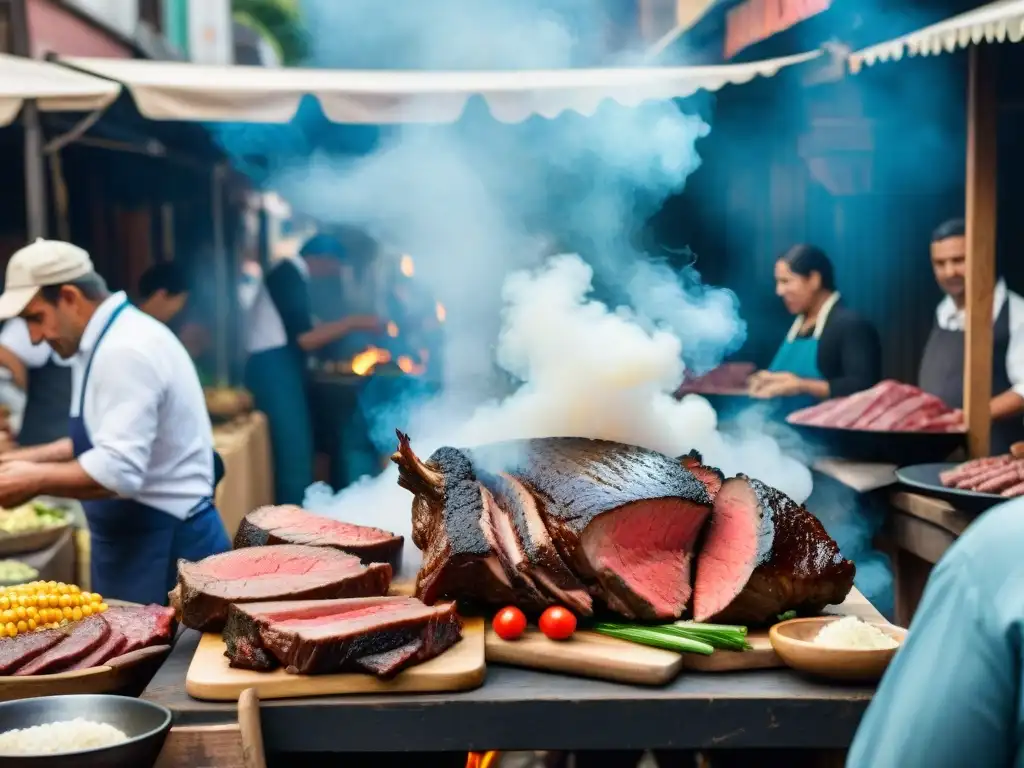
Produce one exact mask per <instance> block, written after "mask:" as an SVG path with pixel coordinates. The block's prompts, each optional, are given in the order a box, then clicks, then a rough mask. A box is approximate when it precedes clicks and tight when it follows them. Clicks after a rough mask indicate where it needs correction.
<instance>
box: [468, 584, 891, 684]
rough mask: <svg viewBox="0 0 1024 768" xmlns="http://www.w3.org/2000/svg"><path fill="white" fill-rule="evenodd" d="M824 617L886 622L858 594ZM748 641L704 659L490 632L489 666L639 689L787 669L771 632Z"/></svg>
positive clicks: (587, 637)
mask: <svg viewBox="0 0 1024 768" xmlns="http://www.w3.org/2000/svg"><path fill="white" fill-rule="evenodd" d="M824 613H827V614H834V615H837V616H857V617H859V618H861V619H864V620H866V621H875V622H884V621H885V617H884V616H882V614H880V613H879V612H878V611H877V610H875V608H874V606H872V605H871V603H869V602H868V601H867V599H866V598H865V597H864V596H863V595H862V594H861V593H860V592H858V591H857V590H856V589H854V590H853V591H852V592H851V593H850V595H849V596H848V597H847V599H846V601H845V602H844V603H843V604H842V605H837V606H830V607H829V608H828V609H826V610H825V611H824ZM747 640H748V642H749V643H750V645H751V649H750V650H749V651H745V652H743V653H734V652H729V651H718V652H717V653H714V654H712V655H711V656H701V655H699V654H693V653H684V654H678V653H672V652H671V651H662V650H659V649H657V648H648V647H646V646H642V645H637V644H636V643H630V642H627V641H625V640H617V639H615V638H612V637H606V636H604V635H599V634H597V633H595V632H577V633H576V635H575V637H573V639H572V640H570V641H567V642H563V643H556V642H552V641H551V640H548V639H547V638H546V637H544V636H543V635H542V634H541V633H540V632H538V631H537V630H534V629H531V630H530V631H529V632H528V633H527V634H526V635H525V636H524V637H522V638H520V639H519V640H516V641H514V642H506V641H504V640H502V639H501V638H499V637H498V636H497V635H495V634H494V632H493V631H491V630H488V632H487V661H488V662H499V663H504V664H511V665H513V666H517V667H527V668H530V669H541V670H547V671H551V672H562V673H565V674H571V675H580V676H583V677H594V678H598V679H602V680H614V681H617V682H625V683H636V684H639V685H664V684H665V683H667V682H669V681H671V680H673V679H675V677H676V675H678V674H680V673H682V674H686V672H687V670H689V671H691V672H694V671H695V672H714V673H723V672H736V671H740V670H747V671H749V670H755V669H774V668H778V667H782V666H785V665H784V664H783V663H782V660H781V659H779V657H778V656H776V655H775V651H774V650H773V649H772V644H771V642H770V641H769V639H768V630H767V629H763V630H755V631H753V632H751V633H750V635H749V637H748V638H747Z"/></svg>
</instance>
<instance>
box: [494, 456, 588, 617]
mask: <svg viewBox="0 0 1024 768" xmlns="http://www.w3.org/2000/svg"><path fill="white" fill-rule="evenodd" d="M480 475H481V479H482V482H483V484H484V486H485V487H486V488H487V490H489V491H490V493H491V495H492V496H493V498H494V500H495V503H496V505H497V512H498V514H499V515H500V516H501V518H502V519H503V520H504V521H507V526H505V527H503V528H502V533H503V536H504V537H506V538H513V539H514V541H515V546H516V547H517V548H518V550H519V551H520V552H521V553H522V556H521V558H520V559H519V560H518V563H517V564H516V565H515V567H516V568H518V569H519V570H521V571H522V572H524V573H525V574H526V576H528V577H529V578H530V580H531V581H532V583H533V584H534V585H536V587H537V588H538V589H539V591H540V592H541V593H542V595H543V598H542V600H541V604H542V605H550V604H553V603H562V604H564V605H565V606H567V607H569V608H571V609H572V610H574V611H576V612H577V613H579V614H581V615H584V616H589V615H591V614H592V613H593V600H592V599H591V597H590V593H589V592H588V591H587V589H586V587H585V586H584V585H583V583H582V582H581V581H580V580H579V579H578V578H577V577H576V575H575V574H574V573H573V572H572V571H571V570H569V567H568V566H567V565H566V564H565V561H564V560H562V557H561V555H559V554H558V550H557V549H555V545H554V542H552V541H551V536H549V535H548V530H547V528H545V527H544V521H543V520H542V519H541V515H540V509H539V508H538V506H537V499H536V498H535V497H534V495H533V494H532V493H530V491H529V489H528V488H527V487H526V486H525V485H523V483H522V482H520V481H519V480H517V479H516V478H514V477H512V476H511V475H509V474H507V473H504V472H499V473H497V474H490V473H486V472H481V473H480Z"/></svg>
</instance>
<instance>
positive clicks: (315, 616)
mask: <svg viewBox="0 0 1024 768" xmlns="http://www.w3.org/2000/svg"><path fill="white" fill-rule="evenodd" d="M461 637H462V623H461V621H460V620H459V617H458V614H457V613H456V612H455V605H454V603H438V604H437V605H433V606H428V605H424V604H423V603H422V602H420V601H419V600H417V599H415V598H412V597H370V598H357V599H351V600H300V601H294V602H282V601H279V602H269V603H250V604H247V605H232V606H231V608H230V611H229V614H228V621H227V624H226V626H225V628H224V640H225V643H226V646H227V650H226V652H225V655H226V656H227V657H228V660H229V661H230V663H231V666H233V667H241V668H244V669H257V670H269V669H274V668H276V667H278V666H283V667H285V669H286V671H287V672H289V673H292V674H306V675H317V674H330V673H337V672H353V671H354V672H372V673H373V674H376V675H377V676H378V677H382V678H387V677H391V676H393V675H395V674H397V673H398V672H399V671H401V670H402V669H405V668H407V667H409V666H411V665H413V664H418V663H420V662H423V661H426V660H428V659H431V658H433V657H435V656H437V655H439V654H440V653H442V652H444V651H445V650H447V649H448V648H450V647H451V646H453V645H454V644H455V643H456V642H458V641H459V640H460V639H461Z"/></svg>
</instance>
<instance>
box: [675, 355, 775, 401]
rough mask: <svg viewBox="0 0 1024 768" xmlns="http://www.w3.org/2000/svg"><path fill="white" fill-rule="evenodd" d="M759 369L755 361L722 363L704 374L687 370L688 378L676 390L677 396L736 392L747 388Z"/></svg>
mask: <svg viewBox="0 0 1024 768" xmlns="http://www.w3.org/2000/svg"><path fill="white" fill-rule="evenodd" d="M756 370H757V366H756V365H754V364H753V363H722V364H721V365H720V366H718V367H717V368H714V369H712V370H710V371H708V372H707V373H705V374H704V375H703V376H694V375H693V374H692V373H690V372H689V371H687V372H686V380H685V381H684V382H683V384H682V386H680V387H679V389H678V390H677V391H676V397H677V398H679V397H683V396H684V395H688V394H697V395H714V394H735V393H740V392H743V391H744V390H746V388H747V381H748V380H749V379H750V377H751V376H752V375H753V374H754V371H756Z"/></svg>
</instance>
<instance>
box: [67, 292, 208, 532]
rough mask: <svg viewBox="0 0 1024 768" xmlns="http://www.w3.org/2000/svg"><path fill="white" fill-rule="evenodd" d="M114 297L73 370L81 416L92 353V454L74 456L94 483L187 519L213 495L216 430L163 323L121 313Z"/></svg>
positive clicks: (88, 415) (101, 310)
mask: <svg viewBox="0 0 1024 768" xmlns="http://www.w3.org/2000/svg"><path fill="white" fill-rule="evenodd" d="M124 301H125V294H124V293H115V294H114V295H113V296H110V297H109V298H108V299H106V300H105V301H104V302H103V303H102V304H100V306H99V307H98V308H97V309H96V312H95V313H94V314H93V316H92V318H90V320H89V323H88V324H87V325H86V327H85V333H84V334H83V336H82V342H81V347H80V349H79V353H78V354H77V355H76V356H75V358H74V363H73V367H72V381H73V388H72V397H71V415H72V417H74V416H78V415H79V402H80V400H81V391H82V378H83V376H84V374H85V368H86V365H87V364H88V361H89V357H90V355H92V354H93V350H95V355H94V359H93V362H92V368H91V370H90V372H89V381H88V383H87V385H86V390H85V401H84V405H83V412H82V414H81V415H82V416H83V417H84V421H85V428H86V431H87V432H88V434H89V439H90V441H91V442H92V445H93V447H92V449H90V450H88V451H86V452H85V453H83V454H82V455H81V456H79V457H78V461H79V462H80V463H81V465H82V468H83V469H84V470H85V471H86V473H87V474H88V475H89V476H90V477H92V478H93V479H94V480H95V481H96V482H97V483H99V484H100V485H102V486H103V487H104V488H107V489H109V490H111V491H114V492H115V493H117V494H118V495H119V496H123V497H126V498H130V499H133V500H135V501H138V502H140V503H142V504H147V505H149V506H151V507H155V508H156V509H159V510H162V511H164V512H167V513H169V514H171V515H173V516H174V517H177V518H179V519H185V518H186V517H187V515H188V512H189V511H190V510H191V509H192V508H193V507H195V506H196V504H198V503H199V501H200V500H201V499H202V498H203V497H207V496H211V495H212V494H213V428H212V426H211V424H210V416H209V414H208V412H207V410H206V400H205V398H204V396H203V390H202V387H201V386H200V384H199V376H198V374H197V373H196V369H195V366H194V365H193V363H192V360H191V359H190V358H189V356H188V352H186V351H185V347H183V346H182V344H181V342H180V341H178V338H177V337H176V336H175V335H174V334H173V333H172V332H171V331H170V329H168V328H167V326H166V325H164V324H163V323H161V322H159V321H158V320H154V319H153V318H152V317H150V316H149V315H147V314H145V313H144V312H141V311H139V310H138V309H136V308H135V307H126V308H125V309H124V310H123V311H122V312H121V314H120V315H118V317H117V319H116V320H114V322H113V324H112V325H111V326H110V329H109V330H108V331H107V333H106V335H105V336H104V337H103V340H102V342H101V343H100V344H99V347H97V346H96V342H97V339H98V338H99V335H100V332H101V331H102V330H103V327H104V326H105V325H106V324H107V321H108V320H109V319H110V316H111V315H112V314H113V313H114V311H115V310H116V309H117V308H118V307H119V306H120V305H121V304H122V303H123V302H124Z"/></svg>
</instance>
